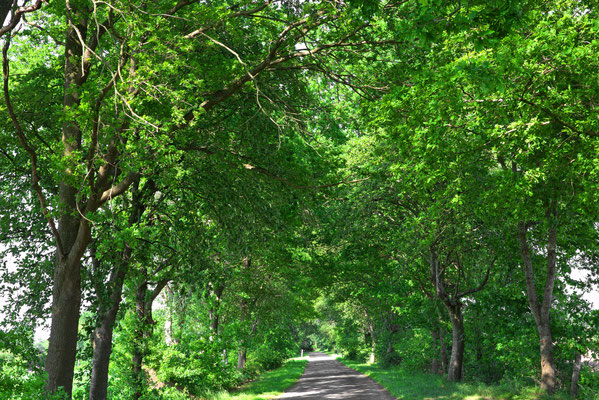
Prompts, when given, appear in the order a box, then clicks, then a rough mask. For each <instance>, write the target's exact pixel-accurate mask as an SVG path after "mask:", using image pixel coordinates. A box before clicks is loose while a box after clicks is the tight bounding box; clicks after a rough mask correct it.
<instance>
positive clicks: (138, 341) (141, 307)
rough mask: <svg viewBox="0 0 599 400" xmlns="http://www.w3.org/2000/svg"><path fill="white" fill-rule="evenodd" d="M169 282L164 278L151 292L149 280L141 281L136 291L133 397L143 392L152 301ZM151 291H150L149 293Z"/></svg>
mask: <svg viewBox="0 0 599 400" xmlns="http://www.w3.org/2000/svg"><path fill="white" fill-rule="evenodd" d="M167 283H168V279H162V280H161V281H160V282H158V283H157V284H156V287H155V288H154V290H152V291H151V292H149V290H148V281H144V282H143V283H141V284H140V285H139V286H138V287H137V290H136V292H135V313H136V315H137V320H138V325H137V329H136V330H135V335H134V336H135V341H134V343H133V356H132V359H131V365H132V370H133V399H134V400H139V399H140V398H141V397H142V394H143V387H144V374H143V369H142V366H143V359H144V356H145V354H146V341H147V339H148V338H149V337H150V336H152V331H153V326H154V319H153V318H152V303H153V302H154V300H155V299H156V297H157V296H158V295H159V294H160V292H161V291H162V289H164V287H165V286H166V284H167ZM148 292H149V293H148Z"/></svg>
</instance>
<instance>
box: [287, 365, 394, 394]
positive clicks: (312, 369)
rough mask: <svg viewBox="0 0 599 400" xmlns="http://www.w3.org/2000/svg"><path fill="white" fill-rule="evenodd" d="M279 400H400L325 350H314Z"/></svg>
mask: <svg viewBox="0 0 599 400" xmlns="http://www.w3.org/2000/svg"><path fill="white" fill-rule="evenodd" d="M277 399H282V400H283V399H284V400H294V399H295V400H317V399H319V400H322V399H347V400H396V399H395V397H393V396H391V394H389V392H387V391H386V390H385V389H384V388H382V387H381V386H380V385H379V384H378V383H376V382H375V381H373V380H372V379H371V378H369V377H367V376H366V375H363V374H361V373H359V372H356V371H354V370H353V369H351V368H348V367H346V366H345V365H343V364H341V363H340V362H339V361H337V360H335V359H334V358H333V357H331V356H329V355H327V354H324V353H310V356H309V357H308V365H307V366H306V370H305V371H304V374H303V375H302V377H301V378H300V379H299V381H298V382H297V383H296V384H295V385H293V386H292V387H291V388H289V389H288V390H287V391H286V392H285V393H284V394H283V395H281V396H279V397H277Z"/></svg>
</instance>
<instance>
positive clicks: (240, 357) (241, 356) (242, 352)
mask: <svg viewBox="0 0 599 400" xmlns="http://www.w3.org/2000/svg"><path fill="white" fill-rule="evenodd" d="M246 357H247V350H246V349H245V347H242V348H241V349H239V353H237V369H238V370H239V371H243V370H244V369H245V362H246Z"/></svg>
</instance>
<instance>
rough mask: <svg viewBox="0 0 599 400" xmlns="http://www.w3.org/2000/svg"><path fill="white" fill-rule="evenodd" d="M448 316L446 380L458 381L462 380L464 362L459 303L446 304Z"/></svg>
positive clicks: (462, 324)
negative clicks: (449, 351) (449, 324)
mask: <svg viewBox="0 0 599 400" xmlns="http://www.w3.org/2000/svg"><path fill="white" fill-rule="evenodd" d="M447 311H448V312H449V318H450V320H451V339H452V342H451V359H450V360H449V370H448V371H447V380H448V381H449V382H459V381H461V380H462V367H463V364H464V347H465V340H464V339H465V335H464V319H463V317H462V310H461V304H458V305H453V306H449V305H448V306H447Z"/></svg>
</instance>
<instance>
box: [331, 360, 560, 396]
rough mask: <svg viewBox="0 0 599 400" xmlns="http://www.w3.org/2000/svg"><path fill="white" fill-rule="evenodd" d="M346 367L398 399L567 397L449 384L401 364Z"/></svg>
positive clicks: (533, 389)
mask: <svg viewBox="0 0 599 400" xmlns="http://www.w3.org/2000/svg"><path fill="white" fill-rule="evenodd" d="M339 361H341V362H342V363H343V364H345V365H346V366H348V367H350V368H353V369H355V370H357V371H360V372H361V373H363V374H365V375H368V376H370V377H371V378H372V379H374V380H375V381H377V382H378V383H379V384H381V385H382V386H384V387H385V388H386V389H387V390H388V391H389V392H390V393H391V394H392V395H393V396H395V397H397V399H398V400H541V399H547V400H565V399H568V396H567V395H566V394H564V393H558V394H556V395H554V396H552V397H547V396H543V395H541V394H540V392H539V390H538V389H537V388H536V387H524V388H514V387H511V386H507V385H497V386H488V385H484V384H481V383H450V382H447V381H446V380H445V378H444V377H442V376H439V375H433V374H425V373H419V372H413V371H406V370H404V369H402V368H399V367H391V368H382V367H380V366H379V365H376V364H375V365H369V364H366V363H360V362H356V361H350V360H346V359H341V358H340V359H339Z"/></svg>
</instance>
